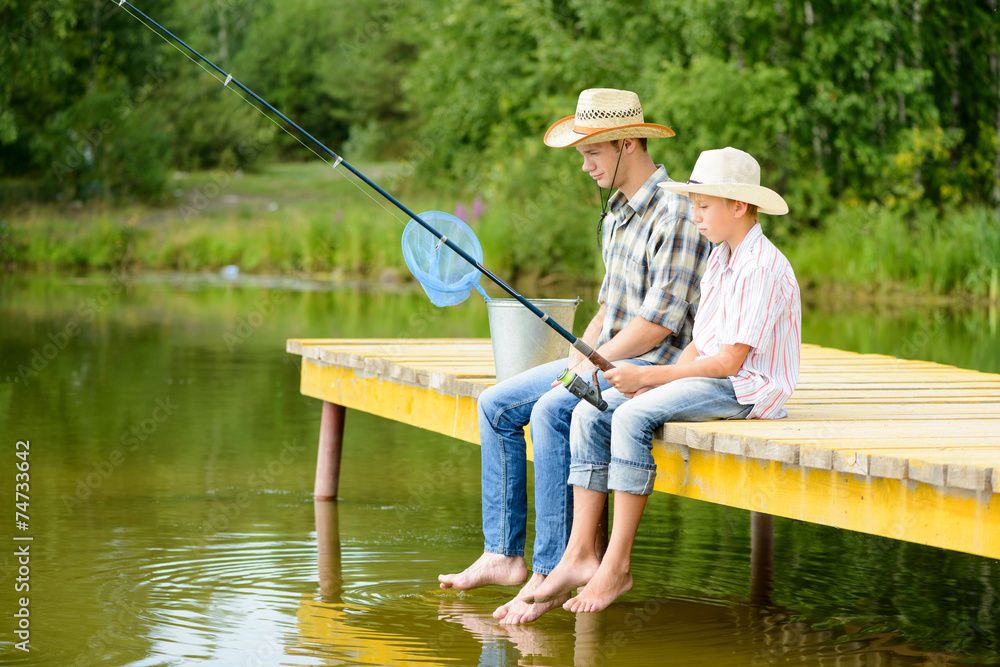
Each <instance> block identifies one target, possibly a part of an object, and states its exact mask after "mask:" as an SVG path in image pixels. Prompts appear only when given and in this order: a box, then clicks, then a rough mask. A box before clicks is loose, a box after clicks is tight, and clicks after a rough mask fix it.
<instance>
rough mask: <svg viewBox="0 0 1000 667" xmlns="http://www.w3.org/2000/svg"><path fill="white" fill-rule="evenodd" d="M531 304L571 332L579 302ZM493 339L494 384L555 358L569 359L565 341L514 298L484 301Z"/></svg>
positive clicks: (549, 301)
mask: <svg viewBox="0 0 1000 667" xmlns="http://www.w3.org/2000/svg"><path fill="white" fill-rule="evenodd" d="M528 301H529V302H531V304H532V305H534V306H535V307H536V308H538V310H540V311H542V312H543V313H545V314H546V315H548V316H549V317H550V318H552V319H553V320H555V321H556V322H558V323H559V324H560V325H561V326H562V327H563V328H564V329H566V330H567V331H570V332H572V331H573V319H574V318H575V316H576V307H577V305H578V304H579V303H580V299H528ZM486 311H487V313H488V315H489V318H490V337H491V338H492V340H493V361H494V363H495V364H496V369H497V382H503V381H504V380H506V379H507V378H511V377H514V376H515V375H517V374H518V373H522V372H524V371H526V370H528V369H529V368H534V367H535V366H538V365H540V364H544V363H546V362H549V361H553V360H555V359H560V358H565V357H568V356H569V342H568V341H567V340H566V339H565V338H563V337H562V336H560V335H559V334H558V333H556V331H555V330H554V329H553V328H552V327H550V326H549V325H548V324H546V323H545V322H543V321H542V320H541V318H539V317H538V316H537V315H535V314H534V313H532V312H531V311H530V310H528V309H527V308H525V307H524V305H523V304H521V303H520V302H519V301H518V300H517V299H490V300H489V301H487V302H486Z"/></svg>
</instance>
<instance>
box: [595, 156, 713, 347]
mask: <svg viewBox="0 0 1000 667" xmlns="http://www.w3.org/2000/svg"><path fill="white" fill-rule="evenodd" d="M667 180H670V179H669V178H668V177H667V170H666V169H664V167H663V166H662V165H658V166H657V168H656V171H655V172H654V173H653V175H652V176H650V177H649V179H648V180H646V182H645V183H643V185H642V187H641V188H639V191H638V192H637V193H636V194H635V196H634V197H633V198H632V199H631V200H626V198H625V195H623V194H622V193H621V191H620V190H619V191H616V192H615V193H614V195H612V197H611V199H610V202H609V203H610V213H609V215H608V217H607V218H605V220H604V230H603V231H604V234H603V236H604V238H603V242H602V246H603V255H604V267H605V274H604V282H603V283H601V292H600V294H599V296H598V297H597V300H598V302H599V303H602V304H604V305H605V306H606V308H605V314H604V323H603V326H602V328H601V334H600V336H599V337H598V339H597V346H600V345H603V344H604V343H606V342H608V341H609V340H610V339H611V338H612V337H613V336H615V335H617V334H618V332H619V331H621V330H622V329H623V328H624V327H625V325H626V324H628V323H629V320H631V319H632V318H633V317H641V318H642V319H644V320H647V321H649V322H652V323H653V324H659V325H660V326H662V327H665V328H667V329H670V331H671V334H670V335H669V336H667V337H666V338H664V339H663V340H662V341H661V342H660V343H659V344H658V345H656V346H655V347H654V348H653V349H651V350H649V351H648V352H646V353H644V354H641V355H639V356H638V358H639V359H645V360H647V361H650V362H652V363H654V364H663V363H673V362H674V361H676V360H677V357H679V356H680V354H681V352H682V351H683V350H684V348H685V346H687V344H688V343H689V342H690V341H691V332H692V328H693V326H694V315H695V311H696V310H697V309H698V301H699V300H700V298H701V291H700V284H701V276H702V274H703V273H704V272H705V266H706V262H707V260H708V256H709V254H710V253H711V251H712V244H711V243H710V242H709V241H708V239H706V238H705V237H703V236H702V235H701V234H700V233H699V232H698V228H697V227H696V226H695V225H694V223H693V222H691V218H690V210H689V207H690V203H689V202H688V198H687V197H686V196H684V195H679V194H676V193H673V192H667V191H666V190H664V189H663V188H658V187H656V184H657V183H662V182H663V181H667Z"/></svg>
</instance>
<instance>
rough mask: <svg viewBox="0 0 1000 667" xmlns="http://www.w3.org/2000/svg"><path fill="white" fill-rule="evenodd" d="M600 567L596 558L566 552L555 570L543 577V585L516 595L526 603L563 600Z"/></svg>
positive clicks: (599, 562) (588, 579)
mask: <svg viewBox="0 0 1000 667" xmlns="http://www.w3.org/2000/svg"><path fill="white" fill-rule="evenodd" d="M600 565H601V561H599V560H597V556H594V555H588V556H582V557H576V556H572V555H570V553H569V552H568V551H567V552H566V553H565V554H563V557H562V560H560V561H559V564H558V565H556V567H555V569H554V570H552V572H550V573H549V576H547V577H545V581H544V582H543V583H541V584H539V585H538V586H537V587H535V589H534V590H532V591H529V592H528V593H527V594H523V593H518V597H520V598H521V599H522V600H524V601H525V602H528V603H538V602H551V601H552V600H555V599H557V598H565V597H566V596H567V595H569V592H570V591H571V590H573V589H574V588H578V587H580V586H583V585H584V584H586V583H587V582H588V581H590V578H591V577H593V576H594V573H595V572H597V568H598V567H600Z"/></svg>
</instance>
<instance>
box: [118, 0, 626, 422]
mask: <svg viewBox="0 0 1000 667" xmlns="http://www.w3.org/2000/svg"><path fill="white" fill-rule="evenodd" d="M111 2H112V3H114V4H117V5H118V7H123V6H127V7H128V8H129V9H131V10H132V11H134V12H135V13H136V14H139V15H140V16H142V17H143V18H144V19H145V20H147V21H149V22H150V23H151V24H153V25H155V26H156V27H157V28H158V29H159V30H160V31H161V32H163V33H164V34H166V35H167V36H169V37H170V38H171V39H173V40H174V41H175V42H177V43H178V44H180V45H181V46H183V47H184V48H185V49H187V50H188V51H190V52H191V53H192V54H194V55H195V56H197V57H198V58H199V59H200V60H202V61H204V62H205V63H206V64H207V65H208V66H209V67H211V68H212V69H214V70H215V71H216V72H218V73H219V74H220V75H222V76H224V77H226V80H225V83H223V84H222V86H223V87H224V88H228V87H229V84H231V83H232V84H234V85H236V86H237V87H238V88H239V89H240V90H242V91H243V92H245V93H247V94H248V95H250V96H251V97H253V98H254V99H255V100H256V101H257V102H259V103H260V104H262V105H264V106H265V107H266V108H267V109H269V110H270V111H271V112H272V113H274V114H275V115H277V116H278V117H279V118H281V120H283V121H285V122H286V123H288V124H289V125H291V126H292V127H293V128H295V129H296V130H298V131H299V132H300V133H301V134H302V135H303V136H304V137H306V138H307V139H309V141H311V142H312V143H314V144H315V145H316V146H317V147H318V148H319V149H320V150H322V151H323V152H325V153H327V154H328V155H330V156H331V157H332V158H333V160H334V162H333V168H334V169H336V168H337V167H339V166H340V165H343V166H344V167H345V168H346V169H347V170H348V171H350V172H351V173H352V174H354V175H355V176H357V177H358V178H359V179H361V180H362V181H363V182H364V183H365V184H366V185H368V186H369V187H370V188H372V189H373V190H375V192H377V193H378V194H380V195H382V196H383V197H384V198H385V199H386V200H388V201H389V202H390V203H391V204H393V205H394V206H395V207H396V208H398V209H399V210H400V211H402V212H403V213H405V214H406V215H408V216H410V219H411V220H415V221H416V222H417V223H418V224H419V225H420V226H421V227H423V228H424V229H426V230H427V231H428V232H430V233H431V234H433V235H434V236H435V237H436V238H437V239H438V240H439V241H441V243H444V244H445V245H446V246H448V247H449V248H451V250H453V251H454V252H455V253H456V254H457V255H458V256H459V257H461V258H462V259H464V260H465V261H466V262H468V263H469V264H471V265H472V266H474V267H475V268H476V269H477V270H478V271H479V272H480V273H482V274H483V275H485V276H486V277H487V278H489V279H490V280H492V281H493V282H494V283H496V284H497V286H499V287H500V288H501V289H502V290H503V291H505V292H507V294H509V295H511V296H512V297H514V298H515V299H516V300H517V301H518V302H519V303H520V304H521V305H522V306H524V307H525V308H527V309H528V310H530V311H531V312H532V313H534V315H535V316H536V317H538V318H539V319H541V320H542V322H545V323H546V324H547V325H549V327H551V328H552V329H553V330H554V331H555V332H556V333H558V334H559V335H560V336H562V337H563V338H565V339H566V340H567V341H569V343H570V344H571V345H572V346H573V348H574V349H576V350H577V351H578V352H579V353H580V354H582V355H583V356H584V357H586V358H587V359H588V360H590V362H591V363H593V364H594V366H596V367H597V368H599V369H601V370H602V371H607V370H611V369H612V368H614V366H612V365H611V362H610V361H608V360H607V359H605V358H604V357H602V356H601V355H600V354H598V353H597V351H595V350H594V349H593V348H592V347H590V346H589V345H587V344H586V343H585V342H584V341H582V340H580V339H579V338H577V337H576V336H574V335H573V334H572V333H570V332H569V331H567V330H566V329H564V328H563V327H562V326H561V325H560V324H559V323H558V322H556V321H555V320H553V319H552V318H550V317H549V316H548V315H546V314H545V313H543V312H542V311H541V310H540V309H539V308H538V307H537V306H535V305H534V304H533V303H531V302H530V301H528V300H527V299H525V298H524V297H523V296H521V295H520V294H519V293H518V292H516V291H515V290H514V288H512V287H511V286H510V285H508V284H507V283H505V282H504V281H503V280H501V279H500V278H499V277H498V276H497V275H495V274H494V273H493V272H492V271H490V270H489V269H487V268H486V267H485V266H483V265H482V263H481V262H479V261H478V260H477V259H476V258H475V257H472V256H471V255H469V253H467V252H465V251H464V250H462V249H461V248H460V247H458V246H457V245H456V244H455V243H453V242H452V241H451V240H449V239H448V237H446V236H444V235H443V234H441V233H440V232H438V231H437V230H436V229H434V228H433V227H431V226H430V225H429V224H428V223H426V222H425V221H424V220H423V219H422V218H421V217H420V216H419V215H417V214H416V213H414V212H413V211H411V210H410V209H409V208H407V207H406V206H405V205H404V204H403V203H402V202H400V201H399V200H398V199H396V198H395V197H393V196H392V195H391V194H389V193H388V192H386V191H385V190H383V189H382V188H381V187H380V186H379V185H378V184H377V183H375V182H374V181H372V180H371V179H370V178H368V177H367V176H365V175H364V174H363V173H361V171H359V170H358V169H356V168H355V167H354V166H353V165H352V164H350V163H349V162H348V161H347V160H345V159H344V158H343V157H341V156H340V155H338V154H337V153H335V152H333V151H332V150H331V149H330V148H328V147H327V146H326V145H325V144H324V143H323V142H321V141H320V140H319V139H317V138H316V137H314V136H312V135H311V134H309V133H308V132H306V131H305V130H304V129H302V128H301V127H300V126H299V125H298V123H296V122H295V121H293V120H292V119H290V118H289V117H288V116H286V115H285V114H283V113H281V112H280V111H278V110H277V109H276V108H274V107H273V106H271V104H270V103H269V102H268V101H267V100H265V99H264V98H262V97H261V96H260V95H258V94H257V93H255V92H253V91H252V90H250V89H249V88H247V87H246V86H244V85H243V84H242V83H241V82H240V81H239V80H237V79H236V78H234V77H233V75H232V74H231V73H228V72H226V71H225V70H223V69H222V68H220V67H219V66H218V65H216V64H215V63H214V62H212V61H211V60H209V59H208V58H206V57H205V56H203V55H202V54H201V53H199V52H198V51H196V50H195V49H193V48H192V47H190V46H188V44H187V43H186V42H184V41H183V40H182V39H181V38H179V37H178V36H177V35H175V34H174V33H172V32H170V31H169V30H167V29H166V28H164V27H163V26H162V25H160V24H159V23H157V22H156V21H154V20H153V19H152V18H150V17H149V16H148V15H147V14H145V13H144V12H143V11H142V10H140V9H139V8H138V7H136V6H135V5H133V4H132V3H131V2H129V1H128V0H111ZM147 27H148V26H147ZM251 106H252V105H251ZM557 379H558V380H559V381H560V382H561V383H562V384H563V386H565V387H566V389H568V390H569V391H570V393H572V394H573V395H574V396H576V397H577V398H581V399H583V400H585V401H587V402H588V403H591V404H592V405H594V406H595V407H596V408H598V409H599V410H604V409H606V408H607V403H606V402H605V401H604V400H603V399H602V398H601V390H600V387H599V386H598V384H597V371H596V370H595V371H594V384H593V386H591V385H588V384H587V382H586V381H585V380H583V379H582V378H580V377H579V376H577V375H576V374H575V373H573V372H572V371H571V370H570V369H568V368H567V369H566V370H565V371H564V372H563V373H562V374H561V375H560V376H559V377H558V378H557Z"/></svg>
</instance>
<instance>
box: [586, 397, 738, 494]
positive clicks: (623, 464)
mask: <svg viewBox="0 0 1000 667" xmlns="http://www.w3.org/2000/svg"><path fill="white" fill-rule="evenodd" d="M604 400H606V401H607V402H608V409H607V410H606V411H604V412H599V411H598V410H597V409H595V408H594V407H592V406H591V405H589V404H587V403H584V402H581V403H580V405H578V406H576V409H575V410H574V411H573V424H572V427H571V431H570V446H571V450H572V462H571V464H570V473H569V483H570V484H572V485H573V486H580V487H583V488H585V489H590V490H592V491H600V492H601V493H608V491H609V490H612V491H625V492H627V493H633V494H636V495H642V496H648V495H649V494H651V493H652V492H653V482H654V481H655V480H656V463H655V462H654V461H653V454H652V451H651V449H652V438H653V431H654V430H656V429H657V428H659V427H660V426H662V425H663V424H664V423H666V422H670V421H687V422H701V421H710V420H713V419H745V418H746V416H747V415H748V414H750V411H751V410H753V406H752V405H741V404H740V403H739V402H738V401H737V400H736V392H735V390H734V389H733V383H732V382H731V381H729V380H728V379H721V380H718V379H714V378H683V379H680V380H674V381H673V382H669V383H667V384H665V385H661V386H659V387H656V388H655V389H651V390H649V391H647V392H646V393H644V394H640V395H638V396H636V397H635V398H630V399H627V398H625V396H623V395H622V394H621V393H620V392H618V391H617V390H615V389H611V390H609V391H608V392H606V393H605V394H604Z"/></svg>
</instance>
